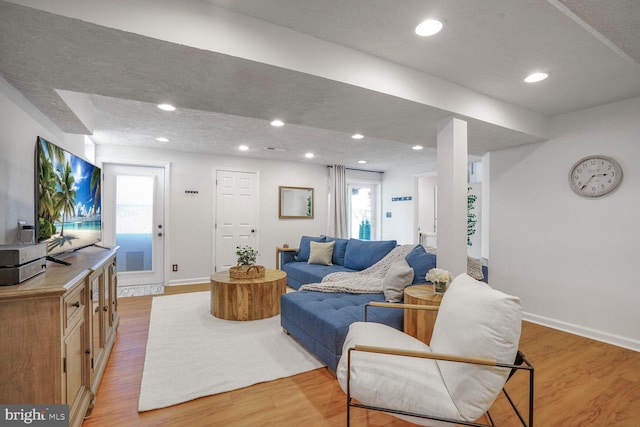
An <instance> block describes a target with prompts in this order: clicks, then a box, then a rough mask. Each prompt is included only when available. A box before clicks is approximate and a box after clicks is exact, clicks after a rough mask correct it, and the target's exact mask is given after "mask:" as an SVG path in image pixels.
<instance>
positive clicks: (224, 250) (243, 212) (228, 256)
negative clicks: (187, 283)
mask: <svg viewBox="0 0 640 427" xmlns="http://www.w3.org/2000/svg"><path fill="white" fill-rule="evenodd" d="M256 181H257V177H256V174H255V173H251V172H231V171H217V172H216V227H215V234H216V236H215V242H216V253H215V258H216V259H215V266H216V271H224V270H227V269H229V267H232V266H234V265H236V261H237V257H236V247H237V246H244V245H248V246H251V247H253V248H254V249H257V227H256V226H257V218H258V202H257V190H256V188H257V185H256Z"/></svg>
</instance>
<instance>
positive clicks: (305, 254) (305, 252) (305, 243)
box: [298, 236, 326, 262]
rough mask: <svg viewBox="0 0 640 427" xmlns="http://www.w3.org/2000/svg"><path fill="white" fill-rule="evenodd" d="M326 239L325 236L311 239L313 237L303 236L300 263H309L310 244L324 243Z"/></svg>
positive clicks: (299, 249)
mask: <svg viewBox="0 0 640 427" xmlns="http://www.w3.org/2000/svg"><path fill="white" fill-rule="evenodd" d="M325 239H326V237H325V236H320V237H311V236H302V237H301V238H300V246H298V261H304V262H307V261H309V253H310V252H311V245H310V242H311V241H314V242H324V241H325Z"/></svg>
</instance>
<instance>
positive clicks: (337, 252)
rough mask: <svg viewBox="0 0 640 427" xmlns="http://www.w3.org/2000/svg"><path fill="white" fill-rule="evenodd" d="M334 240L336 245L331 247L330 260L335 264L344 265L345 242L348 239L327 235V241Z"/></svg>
mask: <svg viewBox="0 0 640 427" xmlns="http://www.w3.org/2000/svg"><path fill="white" fill-rule="evenodd" d="M331 241H335V242H336V245H335V246H334V247H333V256H332V257H331V262H332V263H334V264H337V265H344V254H345V253H346V252H347V243H348V242H349V239H340V238H337V237H327V242H331Z"/></svg>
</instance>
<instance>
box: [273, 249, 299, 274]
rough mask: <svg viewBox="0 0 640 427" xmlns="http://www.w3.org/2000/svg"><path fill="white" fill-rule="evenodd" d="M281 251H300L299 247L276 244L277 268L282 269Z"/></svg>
mask: <svg viewBox="0 0 640 427" xmlns="http://www.w3.org/2000/svg"><path fill="white" fill-rule="evenodd" d="M280 252H298V248H284V247H282V246H276V270H280Z"/></svg>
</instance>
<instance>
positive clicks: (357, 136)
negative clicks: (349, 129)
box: [351, 133, 364, 139]
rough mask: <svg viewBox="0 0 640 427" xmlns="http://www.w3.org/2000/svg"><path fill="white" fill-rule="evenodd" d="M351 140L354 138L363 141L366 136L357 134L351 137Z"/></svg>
mask: <svg viewBox="0 0 640 427" xmlns="http://www.w3.org/2000/svg"><path fill="white" fill-rule="evenodd" d="M351 138H353V139H362V138H364V135H362V134H360V133H355V134H353V135H351Z"/></svg>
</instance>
